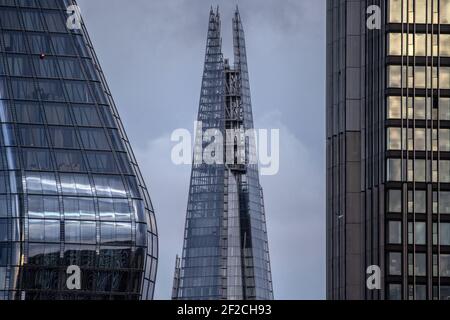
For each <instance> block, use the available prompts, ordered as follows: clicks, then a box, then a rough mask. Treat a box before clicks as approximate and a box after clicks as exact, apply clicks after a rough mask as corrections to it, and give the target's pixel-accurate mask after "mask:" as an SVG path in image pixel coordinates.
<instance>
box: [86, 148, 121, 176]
mask: <svg viewBox="0 0 450 320" xmlns="http://www.w3.org/2000/svg"><path fill="white" fill-rule="evenodd" d="M86 156H87V159H88V163H89V167H90V168H91V170H92V171H93V172H97V173H116V172H117V166H116V162H115V159H114V156H113V154H112V153H111V152H87V153H86Z"/></svg>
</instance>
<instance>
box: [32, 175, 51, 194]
mask: <svg viewBox="0 0 450 320" xmlns="http://www.w3.org/2000/svg"><path fill="white" fill-rule="evenodd" d="M26 182H27V183H26V184H27V191H28V193H29V194H30V193H31V194H36V193H37V194H56V179H55V175H54V174H53V173H45V172H27V173H26Z"/></svg>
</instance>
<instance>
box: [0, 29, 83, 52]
mask: <svg viewBox="0 0 450 320" xmlns="http://www.w3.org/2000/svg"><path fill="white" fill-rule="evenodd" d="M0 36H3V41H0V50H1V51H2V52H9V53H28V54H37V55H39V54H42V53H43V54H46V55H51V54H53V55H58V56H81V57H90V56H89V53H88V51H87V49H86V46H85V45H84V43H83V38H82V37H81V36H77V35H69V34H56V33H38V32H23V31H2V34H1V35H0Z"/></svg>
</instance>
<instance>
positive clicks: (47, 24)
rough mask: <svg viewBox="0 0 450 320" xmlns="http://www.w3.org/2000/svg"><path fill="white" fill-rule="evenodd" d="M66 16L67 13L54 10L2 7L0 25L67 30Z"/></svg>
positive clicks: (10, 27)
mask: <svg viewBox="0 0 450 320" xmlns="http://www.w3.org/2000/svg"><path fill="white" fill-rule="evenodd" d="M68 17H69V15H68V14H65V15H64V13H63V12H62V11H56V10H46V9H42V10H40V9H31V8H30V9H27V8H22V9H20V10H17V9H16V8H2V10H0V25H1V27H2V28H3V29H14V30H28V31H49V32H67V31H68V29H67V26H66V21H67V18H68Z"/></svg>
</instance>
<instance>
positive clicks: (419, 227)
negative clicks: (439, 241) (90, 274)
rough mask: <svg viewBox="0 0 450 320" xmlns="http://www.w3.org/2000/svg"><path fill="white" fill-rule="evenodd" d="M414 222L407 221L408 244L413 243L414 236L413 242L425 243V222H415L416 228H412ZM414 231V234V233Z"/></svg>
mask: <svg viewBox="0 0 450 320" xmlns="http://www.w3.org/2000/svg"><path fill="white" fill-rule="evenodd" d="M413 226H414V223H413V222H408V244H414V238H415V240H416V241H415V244H417V245H425V244H426V241H427V238H426V223H425V222H416V228H415V230H413ZM414 231H415V234H414Z"/></svg>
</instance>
